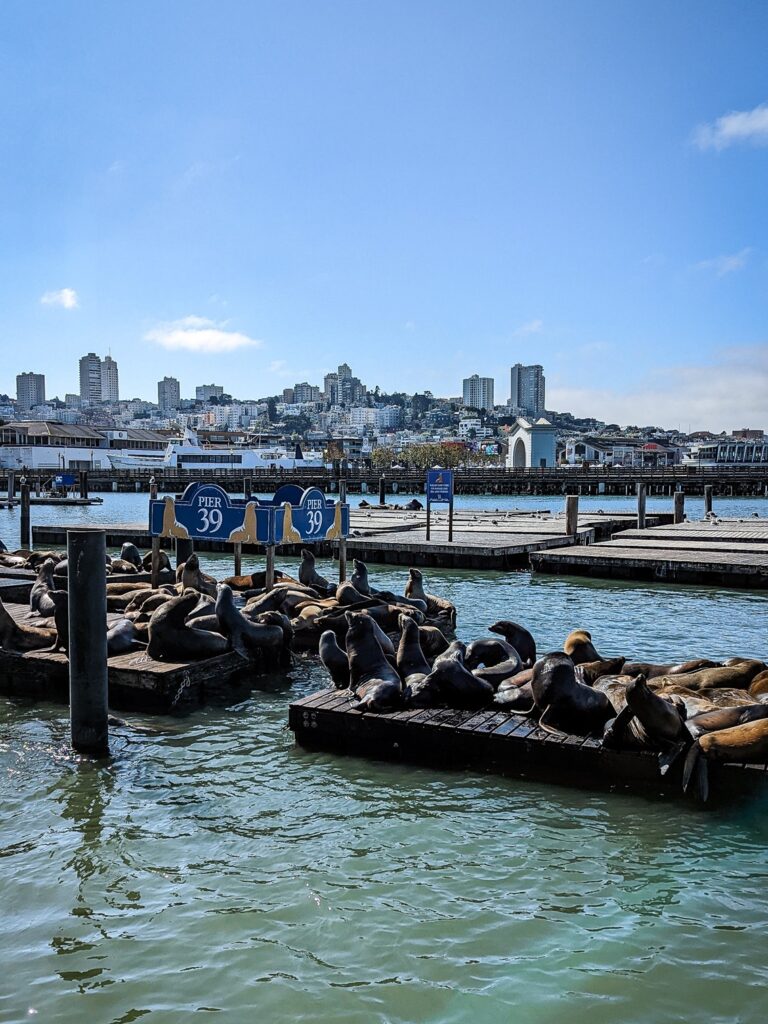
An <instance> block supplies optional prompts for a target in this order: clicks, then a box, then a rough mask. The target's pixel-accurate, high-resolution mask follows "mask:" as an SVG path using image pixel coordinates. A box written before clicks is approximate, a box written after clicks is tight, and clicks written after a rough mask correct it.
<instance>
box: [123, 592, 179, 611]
mask: <svg viewBox="0 0 768 1024" xmlns="http://www.w3.org/2000/svg"><path fill="white" fill-rule="evenodd" d="M175 596H176V595H175V594H168V593H166V592H164V591H163V592H161V591H158V590H137V591H136V592H135V593H134V594H133V595H132V596H131V599H130V600H129V601H128V605H127V606H126V609H125V610H126V611H127V612H138V611H145V612H153V611H154V610H155V608H159V607H160V605H161V604H162V603H163V602H164V601H167V600H168V599H169V598H170V597H175Z"/></svg>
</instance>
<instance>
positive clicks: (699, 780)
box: [683, 740, 709, 803]
mask: <svg viewBox="0 0 768 1024" xmlns="http://www.w3.org/2000/svg"><path fill="white" fill-rule="evenodd" d="M691 780H693V781H694V785H695V789H694V796H695V797H696V799H697V800H699V801H700V802H701V803H706V801H707V798H708V796H709V771H708V768H707V759H706V757H705V756H704V754H703V752H702V749H701V746H700V745H699V741H698V740H696V741H695V743H693V744H692V745H691V749H690V750H689V751H688V756H687V757H686V759H685V766H684V767H683V792H684V793H687V792H688V789H689V787H690V784H691Z"/></svg>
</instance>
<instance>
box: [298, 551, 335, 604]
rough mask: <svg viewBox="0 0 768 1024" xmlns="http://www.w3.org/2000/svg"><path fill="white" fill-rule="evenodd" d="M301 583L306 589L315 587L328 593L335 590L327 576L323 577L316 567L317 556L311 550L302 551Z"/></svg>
mask: <svg viewBox="0 0 768 1024" xmlns="http://www.w3.org/2000/svg"><path fill="white" fill-rule="evenodd" d="M299 583H303V584H304V586H305V587H315V588H316V589H318V590H322V591H323V593H324V594H325V593H328V591H329V590H333V585H332V584H331V583H329V582H328V580H327V579H326V578H325V576H321V575H320V573H319V572H318V571H317V568H316V567H315V556H314V554H313V553H312V552H311V551H310V550H309V548H302V549H301V565H300V566H299Z"/></svg>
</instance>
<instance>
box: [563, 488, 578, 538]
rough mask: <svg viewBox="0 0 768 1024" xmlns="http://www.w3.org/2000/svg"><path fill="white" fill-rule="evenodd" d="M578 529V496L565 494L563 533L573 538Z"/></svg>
mask: <svg viewBox="0 0 768 1024" xmlns="http://www.w3.org/2000/svg"><path fill="white" fill-rule="evenodd" d="M578 529H579V496H578V494H566V496H565V532H566V534H567V535H568V536H569V537H575V536H576V533H577V531H578Z"/></svg>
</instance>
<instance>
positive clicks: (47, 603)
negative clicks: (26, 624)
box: [29, 558, 56, 619]
mask: <svg viewBox="0 0 768 1024" xmlns="http://www.w3.org/2000/svg"><path fill="white" fill-rule="evenodd" d="M55 565H56V563H55V562H54V560H53V559H52V558H47V559H46V560H45V561H44V562H43V563H42V565H41V566H40V568H39V569H38V571H37V579H36V580H35V582H34V583H33V584H32V590H31V591H30V595H29V607H30V609H31V611H33V612H37V614H38V615H39V616H40V617H41V618H44V619H45V618H50V617H51V616H52V615H53V613H54V611H55V608H56V606H55V605H54V603H53V600H52V599H51V596H50V595H51V591H52V590H55V589H56V584H55V583H54V582H53V570H54V566H55Z"/></svg>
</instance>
